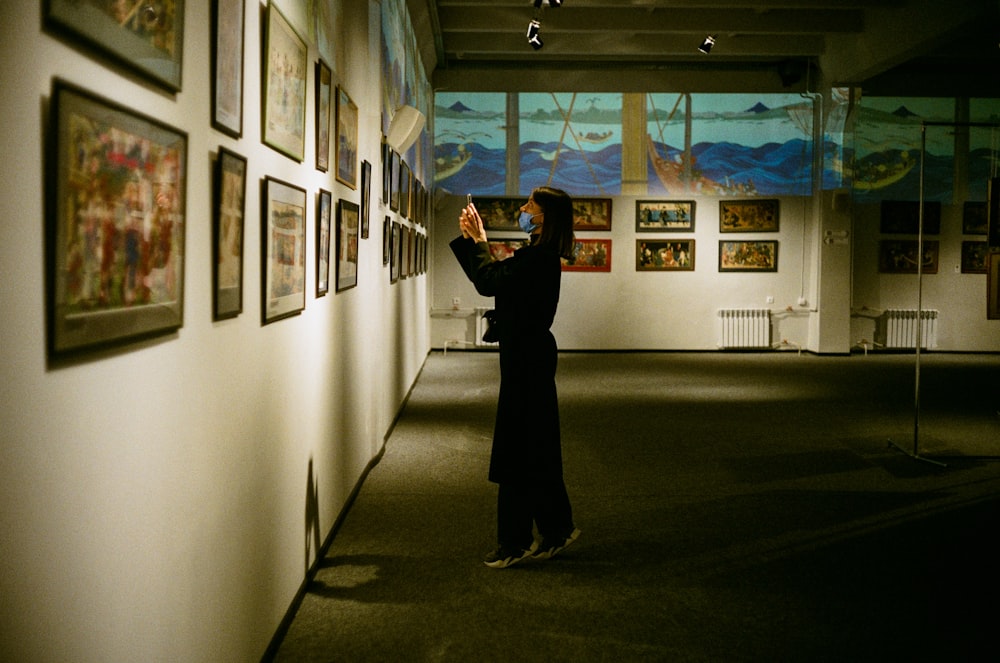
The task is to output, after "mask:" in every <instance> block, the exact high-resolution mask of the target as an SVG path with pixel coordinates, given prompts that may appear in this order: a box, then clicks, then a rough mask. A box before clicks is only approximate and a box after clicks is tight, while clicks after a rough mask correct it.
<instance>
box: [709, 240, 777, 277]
mask: <svg viewBox="0 0 1000 663" xmlns="http://www.w3.org/2000/svg"><path fill="white" fill-rule="evenodd" d="M719 271H720V272H776V271H778V241H777V240H773V239H769V240H735V241H733V240H719Z"/></svg>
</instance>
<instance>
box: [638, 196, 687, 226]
mask: <svg viewBox="0 0 1000 663" xmlns="http://www.w3.org/2000/svg"><path fill="white" fill-rule="evenodd" d="M694 205H695V204H694V201H693V200H637V201H635V231H636V232H693V231H694Z"/></svg>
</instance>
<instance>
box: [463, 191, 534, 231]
mask: <svg viewBox="0 0 1000 663" xmlns="http://www.w3.org/2000/svg"><path fill="white" fill-rule="evenodd" d="M524 201H525V198H513V197H506V196H505V197H498V198H488V197H484V198H476V197H473V199H472V204H473V205H475V206H476V210H477V211H478V212H479V216H480V217H481V218H482V219H483V226H484V227H485V228H486V230H520V229H521V227H520V226H518V225H517V217H518V216H519V215H520V213H521V211H520V210H521V206H522V205H524Z"/></svg>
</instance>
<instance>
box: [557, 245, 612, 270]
mask: <svg viewBox="0 0 1000 663" xmlns="http://www.w3.org/2000/svg"><path fill="white" fill-rule="evenodd" d="M562 268H563V271H564V272H610V271H611V240H610V239H578V240H576V243H575V245H574V248H573V257H572V258H571V259H569V260H567V259H566V258H563V259H562Z"/></svg>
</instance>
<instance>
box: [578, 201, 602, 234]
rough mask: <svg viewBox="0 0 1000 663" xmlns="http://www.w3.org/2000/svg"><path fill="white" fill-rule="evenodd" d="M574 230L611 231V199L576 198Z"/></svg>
mask: <svg viewBox="0 0 1000 663" xmlns="http://www.w3.org/2000/svg"><path fill="white" fill-rule="evenodd" d="M573 230H611V199H610V198H574V199H573Z"/></svg>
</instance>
